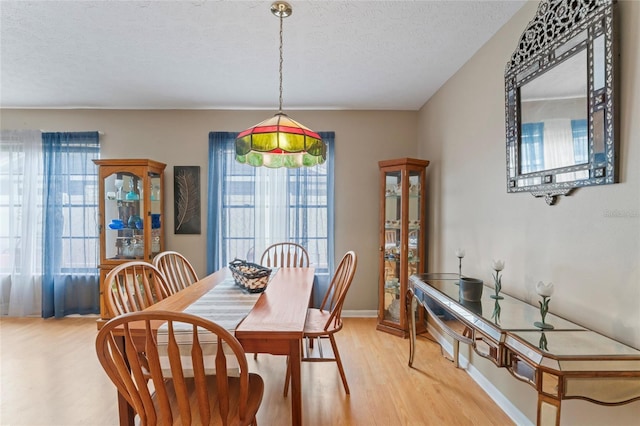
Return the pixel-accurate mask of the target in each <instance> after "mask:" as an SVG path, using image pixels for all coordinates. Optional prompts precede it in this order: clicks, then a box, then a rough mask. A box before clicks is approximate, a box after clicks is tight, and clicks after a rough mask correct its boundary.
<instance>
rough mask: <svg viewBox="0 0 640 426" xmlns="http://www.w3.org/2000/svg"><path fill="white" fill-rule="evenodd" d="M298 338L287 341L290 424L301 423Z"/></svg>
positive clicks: (298, 425) (299, 345)
mask: <svg viewBox="0 0 640 426" xmlns="http://www.w3.org/2000/svg"><path fill="white" fill-rule="evenodd" d="M300 351H301V343H300V340H291V341H290V342H289V367H290V368H291V424H292V425H294V426H300V425H302V381H301V377H300V363H301V356H300Z"/></svg>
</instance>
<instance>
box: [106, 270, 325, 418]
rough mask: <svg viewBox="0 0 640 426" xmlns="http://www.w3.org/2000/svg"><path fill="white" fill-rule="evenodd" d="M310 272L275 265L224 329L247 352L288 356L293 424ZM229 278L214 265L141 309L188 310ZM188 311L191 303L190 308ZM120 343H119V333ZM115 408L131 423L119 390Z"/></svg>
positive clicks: (131, 415) (299, 390) (298, 414)
mask: <svg viewBox="0 0 640 426" xmlns="http://www.w3.org/2000/svg"><path fill="white" fill-rule="evenodd" d="M314 274H315V269H314V268H312V267H309V268H299V267H295V268H278V269H277V270H275V271H274V273H273V274H272V277H271V278H270V280H269V282H268V284H267V286H266V289H265V290H264V291H263V292H262V293H261V294H259V296H257V300H255V303H254V304H253V307H252V308H250V310H248V313H247V314H246V316H245V317H244V318H243V319H241V320H240V322H239V324H237V325H236V324H234V326H233V327H235V330H230V331H232V332H233V333H234V335H235V337H236V338H237V339H238V341H239V342H240V344H241V345H242V347H243V348H244V350H245V352H247V353H266V354H272V355H287V356H288V357H289V365H290V369H291V424H292V425H296V426H297V425H302V385H301V373H300V372H301V368H300V367H301V360H302V358H301V348H302V338H303V334H304V325H305V320H306V316H307V308H308V306H309V301H310V300H311V294H312V289H313V281H314ZM230 280H233V278H232V275H231V272H230V270H229V269H228V268H223V269H220V270H219V271H216V272H214V273H212V274H210V275H208V276H206V277H204V278H202V279H201V280H199V281H197V282H196V283H194V284H192V285H191V286H189V287H187V288H185V289H183V290H180V291H179V292H177V293H175V294H173V295H171V296H169V297H167V298H165V299H163V300H161V301H159V302H157V303H156V304H154V305H151V306H149V307H148V308H146V309H145V310H147V311H157V310H162V311H175V312H190V307H192V306H195V305H196V304H197V303H198V301H200V304H199V305H202V300H204V299H205V298H206V297H207V295H210V293H211V292H212V291H213V290H214V289H215V288H216V286H221V285H222V286H225V285H226V286H228V285H229V281H230ZM222 286H221V287H222ZM252 303H253V302H252ZM198 309H201V308H198ZM198 309H196V310H195V311H196V312H197V311H198ZM193 311H194V310H193V309H191V312H192V313H193ZM196 314H197V313H196ZM203 316H204V315H203ZM161 327H162V323H157V324H155V326H154V328H155V332H156V333H157V332H158V330H159V329H160V328H161ZM120 344H121V345H124V339H123V340H122V341H121V342H120ZM118 412H119V419H120V425H127V426H130V425H133V424H134V420H135V412H134V410H133V408H132V407H131V406H130V405H129V403H128V402H127V400H126V399H125V398H124V397H123V396H122V395H121V394H120V393H119V392H118Z"/></svg>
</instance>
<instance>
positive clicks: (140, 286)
mask: <svg viewBox="0 0 640 426" xmlns="http://www.w3.org/2000/svg"><path fill="white" fill-rule="evenodd" d="M104 294H105V304H106V305H107V306H106V308H107V312H108V313H109V316H110V317H115V316H118V315H122V314H126V313H128V312H136V311H141V310H143V309H145V308H148V307H149V306H151V305H153V304H154V303H156V302H159V301H160V300H162V299H164V298H165V297H167V296H169V295H170V294H171V293H170V291H169V284H168V283H167V281H166V280H165V278H164V275H163V274H162V272H160V270H159V269H158V268H156V267H155V266H153V265H152V264H151V263H147V262H143V261H132V262H126V263H123V264H120V265H118V266H116V267H115V268H113V269H112V270H111V271H109V273H108V274H107V276H106V278H105V280H104Z"/></svg>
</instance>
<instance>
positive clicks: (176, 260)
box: [153, 251, 198, 294]
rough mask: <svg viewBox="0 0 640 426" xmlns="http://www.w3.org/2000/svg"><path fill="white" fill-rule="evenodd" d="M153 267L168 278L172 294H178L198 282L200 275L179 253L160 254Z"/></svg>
mask: <svg viewBox="0 0 640 426" xmlns="http://www.w3.org/2000/svg"><path fill="white" fill-rule="evenodd" d="M153 265H154V266H155V267H156V268H158V269H159V270H160V272H162V274H163V275H164V277H165V278H166V280H167V284H168V285H169V293H170V294H174V293H177V292H179V291H180V290H183V289H185V288H187V287H189V286H190V285H191V284H193V283H195V282H197V281H198V275H197V274H196V271H195V269H193V266H192V265H191V263H190V262H189V261H188V260H187V258H186V257H184V256H183V255H182V254H180V253H178V252H177V251H163V252H162V253H158V254H157V255H156V257H154V258H153Z"/></svg>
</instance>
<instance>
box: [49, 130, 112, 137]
mask: <svg viewBox="0 0 640 426" xmlns="http://www.w3.org/2000/svg"><path fill="white" fill-rule="evenodd" d="M39 130H40V131H41V132H42V133H56V132H54V131H51V130H42V129H39ZM83 131H91V130H83ZM98 135H100V136H104V132H103V131H102V130H98Z"/></svg>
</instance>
